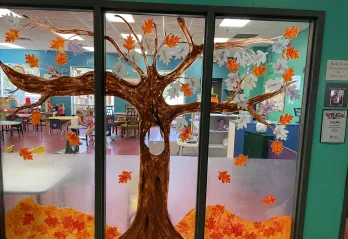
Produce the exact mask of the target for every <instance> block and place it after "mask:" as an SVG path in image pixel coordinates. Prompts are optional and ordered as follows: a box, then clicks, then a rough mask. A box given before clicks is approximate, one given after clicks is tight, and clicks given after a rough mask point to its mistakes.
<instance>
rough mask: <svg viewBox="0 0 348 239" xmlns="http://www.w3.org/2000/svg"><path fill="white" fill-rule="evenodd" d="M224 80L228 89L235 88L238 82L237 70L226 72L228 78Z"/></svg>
mask: <svg viewBox="0 0 348 239" xmlns="http://www.w3.org/2000/svg"><path fill="white" fill-rule="evenodd" d="M225 82H226V87H227V89H228V90H235V89H236V88H237V87H238V83H239V82H240V77H239V74H238V72H235V73H233V72H231V73H230V74H228V78H227V79H226V80H225Z"/></svg>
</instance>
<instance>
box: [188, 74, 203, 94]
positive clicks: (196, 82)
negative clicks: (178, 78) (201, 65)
mask: <svg viewBox="0 0 348 239" xmlns="http://www.w3.org/2000/svg"><path fill="white" fill-rule="evenodd" d="M186 83H189V84H190V88H191V89H192V93H196V91H197V90H198V88H199V87H201V80H200V79H199V78H188V79H186Z"/></svg>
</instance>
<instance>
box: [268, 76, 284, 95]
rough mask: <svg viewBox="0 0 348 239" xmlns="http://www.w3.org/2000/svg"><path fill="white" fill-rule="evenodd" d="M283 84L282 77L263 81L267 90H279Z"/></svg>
mask: <svg viewBox="0 0 348 239" xmlns="http://www.w3.org/2000/svg"><path fill="white" fill-rule="evenodd" d="M282 86H283V79H281V78H276V79H274V80H272V79H269V80H267V81H266V82H265V88H266V89H267V92H274V91H277V90H279V89H280V88H281V87H282Z"/></svg>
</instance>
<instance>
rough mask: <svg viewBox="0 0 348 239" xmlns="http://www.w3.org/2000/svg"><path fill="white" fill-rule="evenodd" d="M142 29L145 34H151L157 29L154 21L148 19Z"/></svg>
mask: <svg viewBox="0 0 348 239" xmlns="http://www.w3.org/2000/svg"><path fill="white" fill-rule="evenodd" d="M141 28H142V29H143V32H144V34H151V33H152V29H154V28H155V23H154V22H153V19H152V18H151V19H147V20H146V21H145V22H144V24H143V26H142V27H141Z"/></svg>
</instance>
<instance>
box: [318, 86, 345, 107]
mask: <svg viewBox="0 0 348 239" xmlns="http://www.w3.org/2000/svg"><path fill="white" fill-rule="evenodd" d="M347 102H348V84H345V83H327V84H326V87H325V100H324V106H325V107H336V108H346V107H347Z"/></svg>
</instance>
